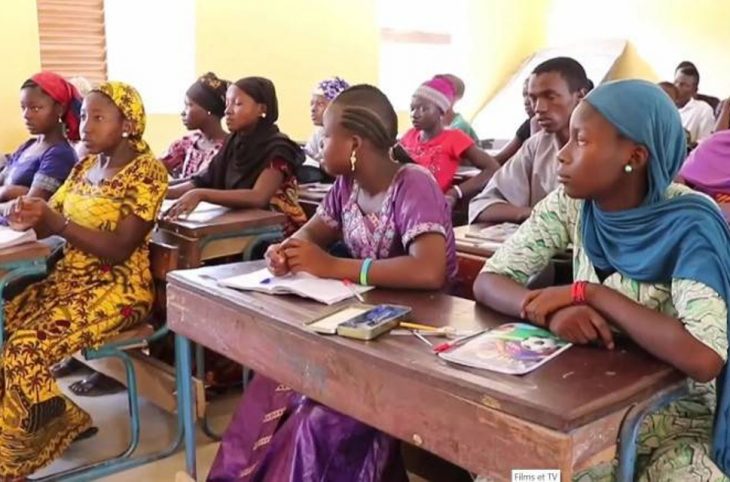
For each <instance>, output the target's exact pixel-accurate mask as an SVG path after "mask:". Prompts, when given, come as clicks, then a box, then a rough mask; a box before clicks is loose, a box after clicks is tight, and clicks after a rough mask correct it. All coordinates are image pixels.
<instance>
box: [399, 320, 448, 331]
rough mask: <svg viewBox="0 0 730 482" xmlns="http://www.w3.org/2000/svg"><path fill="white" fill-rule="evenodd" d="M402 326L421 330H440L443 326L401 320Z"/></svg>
mask: <svg viewBox="0 0 730 482" xmlns="http://www.w3.org/2000/svg"><path fill="white" fill-rule="evenodd" d="M400 326H401V327H402V328H406V329H408V330H421V331H439V330H441V328H438V327H435V326H428V325H421V324H419V323H410V322H408V321H401V322H400Z"/></svg>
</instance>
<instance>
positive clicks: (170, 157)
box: [160, 72, 229, 179]
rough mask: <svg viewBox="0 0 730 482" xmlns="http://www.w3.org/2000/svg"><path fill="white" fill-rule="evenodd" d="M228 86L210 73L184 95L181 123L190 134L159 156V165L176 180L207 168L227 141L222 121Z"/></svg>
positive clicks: (226, 82)
mask: <svg viewBox="0 0 730 482" xmlns="http://www.w3.org/2000/svg"><path fill="white" fill-rule="evenodd" d="M228 84H229V82H228V81H227V80H223V79H219V78H218V77H217V76H216V75H215V74H214V73H213V72H208V73H207V74H205V75H203V76H202V77H200V78H199V79H198V80H196V81H195V83H193V85H191V86H190V88H189V89H188V91H187V92H186V93H185V109H183V111H182V112H181V113H180V115H181V117H182V123H183V124H184V125H185V127H186V128H187V129H188V130H190V131H193V132H192V133H190V134H186V135H185V136H183V137H182V138H181V139H178V140H176V141H175V142H173V143H172V144H170V147H168V148H167V150H166V151H165V153H164V154H162V156H160V161H162V163H163V164H164V165H165V167H166V168H167V171H168V172H169V173H170V175H171V176H172V177H173V178H175V179H188V178H190V177H191V176H193V175H194V174H197V173H198V172H199V171H201V170H202V169H205V168H206V167H208V164H210V161H211V160H212V159H213V156H215V155H216V154H217V153H218V151H220V149H221V147H223V141H224V140H225V138H226V131H224V130H223V127H221V119H222V118H223V115H224V114H225V110H226V90H227V89H228Z"/></svg>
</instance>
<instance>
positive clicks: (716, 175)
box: [679, 131, 730, 204]
mask: <svg viewBox="0 0 730 482" xmlns="http://www.w3.org/2000/svg"><path fill="white" fill-rule="evenodd" d="M679 178H680V180H681V181H682V182H684V183H685V184H687V185H688V186H689V187H691V188H692V189H695V190H697V191H700V192H703V193H705V194H707V195H708V196H710V197H711V198H713V199H714V200H715V201H716V202H718V203H723V204H727V203H730V131H720V132H716V133H714V134H712V135H711V136H710V137H708V138H707V139H705V140H704V141H702V142H701V143H700V145H699V146H697V147H696V148H695V149H694V150H693V151H692V152H691V153H690V154H689V156H688V157H687V160H686V161H685V162H684V165H683V166H682V169H681V170H680V171H679Z"/></svg>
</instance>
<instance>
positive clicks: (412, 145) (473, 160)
mask: <svg viewBox="0 0 730 482" xmlns="http://www.w3.org/2000/svg"><path fill="white" fill-rule="evenodd" d="M453 102H454V88H453V86H452V85H451V83H450V82H449V81H447V80H446V79H444V78H441V77H434V78H433V79H431V80H429V81H427V82H424V83H423V84H422V85H421V86H420V87H419V88H418V89H416V92H415V93H414V94H413V98H412V99H411V121H412V122H413V128H412V129H410V130H408V132H406V133H405V135H404V136H403V138H402V139H401V140H400V144H401V145H402V146H403V148H405V150H406V152H408V155H409V156H411V158H412V159H413V160H414V161H416V163H417V164H420V165H421V166H423V167H425V168H426V169H428V170H429V171H431V174H433V176H434V177H435V178H436V182H437V183H438V185H439V187H440V188H441V190H442V191H443V192H444V193H446V196H447V200H448V201H449V203H450V204H451V205H452V206H453V205H454V204H455V203H456V201H457V200H458V199H461V198H462V197H463V193H462V191H461V190H460V189H459V186H456V187H452V185H453V182H454V175H455V174H456V170H457V169H458V167H459V164H461V162H462V161H466V162H468V163H469V164H472V165H474V166H476V167H478V168H480V169H482V170H483V175H484V176H485V177H487V178H488V177H491V175H492V174H494V172H495V171H496V170H497V169H499V164H497V162H496V161H495V160H494V159H492V157H491V156H490V155H489V154H487V153H486V152H484V151H483V150H481V149H480V148H479V147H478V146H477V145H476V144H475V143H474V141H473V140H471V139H470V138H469V136H467V135H466V134H464V133H463V132H461V131H460V130H457V129H444V126H443V116H444V113H445V112H446V111H448V110H449V109H450V108H451V106H452V104H453Z"/></svg>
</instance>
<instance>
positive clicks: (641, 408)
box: [616, 383, 688, 482]
mask: <svg viewBox="0 0 730 482" xmlns="http://www.w3.org/2000/svg"><path fill="white" fill-rule="evenodd" d="M687 393H688V387H687V383H682V384H679V385H675V386H673V387H670V388H667V389H665V390H662V391H660V392H658V393H656V394H655V395H654V396H653V397H651V398H649V399H647V400H646V401H644V402H642V403H641V404H638V405H634V406H633V407H631V408H630V409H629V411H628V412H627V413H626V417H625V418H624V421H623V423H622V424H621V432H620V433H619V440H618V468H617V469H616V481H617V482H633V480H634V472H635V470H636V455H637V454H636V444H637V439H638V437H639V429H640V428H641V423H642V422H643V421H644V419H645V418H646V416H647V415H650V414H651V413H653V412H656V411H657V410H659V409H661V408H664V407H666V406H667V405H669V404H670V403H672V402H673V401H675V400H677V399H679V398H681V397H684V396H685V395H687Z"/></svg>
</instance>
